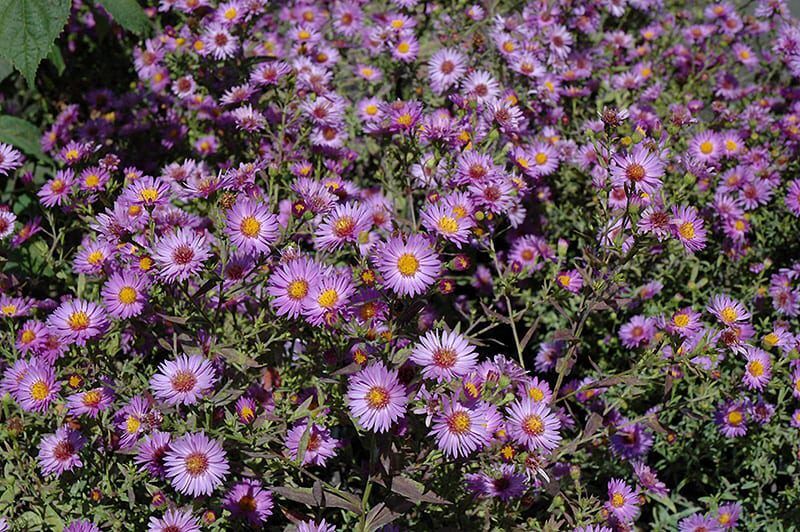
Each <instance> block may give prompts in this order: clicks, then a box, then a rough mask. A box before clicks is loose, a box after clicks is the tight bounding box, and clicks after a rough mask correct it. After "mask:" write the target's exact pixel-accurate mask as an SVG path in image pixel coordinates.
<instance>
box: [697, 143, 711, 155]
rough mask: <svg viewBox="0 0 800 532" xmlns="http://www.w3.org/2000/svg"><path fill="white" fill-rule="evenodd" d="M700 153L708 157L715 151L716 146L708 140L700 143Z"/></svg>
mask: <svg viewBox="0 0 800 532" xmlns="http://www.w3.org/2000/svg"><path fill="white" fill-rule="evenodd" d="M700 151H701V152H702V153H703V154H705V155H708V154H709V153H711V152H712V151H714V144H713V143H712V142H711V141H710V140H706V141H703V142H701V143H700Z"/></svg>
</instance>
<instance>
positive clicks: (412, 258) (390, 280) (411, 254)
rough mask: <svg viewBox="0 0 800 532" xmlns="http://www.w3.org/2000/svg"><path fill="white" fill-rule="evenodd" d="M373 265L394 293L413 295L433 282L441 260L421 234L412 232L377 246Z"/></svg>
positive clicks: (424, 289)
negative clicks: (404, 236) (405, 236)
mask: <svg viewBox="0 0 800 532" xmlns="http://www.w3.org/2000/svg"><path fill="white" fill-rule="evenodd" d="M375 265H376V267H377V269H378V271H379V272H380V273H381V276H382V277H383V283H384V285H385V286H387V287H388V288H390V289H391V290H392V291H393V292H395V293H396V294H398V295H401V296H415V295H418V294H422V293H424V292H425V291H426V290H427V289H428V288H429V287H430V286H431V285H433V284H434V283H435V282H436V277H437V276H438V275H439V270H440V268H441V266H442V263H441V261H440V260H439V256H438V255H437V254H436V252H434V251H433V250H432V249H431V247H430V244H429V243H428V241H427V240H426V239H425V238H424V237H423V236H421V235H418V234H412V235H410V236H408V237H407V238H405V239H403V238H402V237H393V238H390V239H389V240H388V241H387V242H386V243H384V244H383V245H381V246H379V248H378V249H377V250H376V253H375Z"/></svg>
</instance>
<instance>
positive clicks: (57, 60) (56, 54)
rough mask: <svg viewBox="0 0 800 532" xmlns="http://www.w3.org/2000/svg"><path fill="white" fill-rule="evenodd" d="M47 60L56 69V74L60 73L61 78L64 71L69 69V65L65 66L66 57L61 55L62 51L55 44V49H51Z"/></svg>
mask: <svg viewBox="0 0 800 532" xmlns="http://www.w3.org/2000/svg"><path fill="white" fill-rule="evenodd" d="M47 59H48V60H49V61H50V62H51V63H53V66H54V67H56V72H58V75H59V76H60V75H61V74H63V73H64V69H66V68H67V65H65V64H64V57H63V56H62V55H61V49H59V47H58V45H57V44H53V47H52V48H50V53H49V54H47Z"/></svg>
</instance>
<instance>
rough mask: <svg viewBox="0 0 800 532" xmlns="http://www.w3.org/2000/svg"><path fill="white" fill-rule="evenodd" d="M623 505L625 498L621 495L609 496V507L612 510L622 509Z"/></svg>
mask: <svg viewBox="0 0 800 532" xmlns="http://www.w3.org/2000/svg"><path fill="white" fill-rule="evenodd" d="M623 504H625V497H623V496H622V494H621V493H615V494H613V495H612V496H611V506H613V507H614V508H622V505H623Z"/></svg>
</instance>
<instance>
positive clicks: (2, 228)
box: [0, 210, 17, 240]
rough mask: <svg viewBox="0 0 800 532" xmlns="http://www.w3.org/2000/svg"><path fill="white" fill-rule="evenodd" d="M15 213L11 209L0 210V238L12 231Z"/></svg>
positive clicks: (15, 218)
mask: <svg viewBox="0 0 800 532" xmlns="http://www.w3.org/2000/svg"><path fill="white" fill-rule="evenodd" d="M16 221H17V215H16V214H14V213H13V212H11V211H6V210H0V240H4V239H5V238H7V237H8V236H9V235H10V234H11V233H13V232H14V223H15V222H16Z"/></svg>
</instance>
